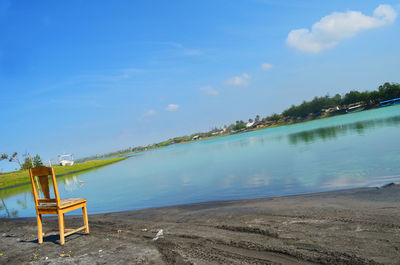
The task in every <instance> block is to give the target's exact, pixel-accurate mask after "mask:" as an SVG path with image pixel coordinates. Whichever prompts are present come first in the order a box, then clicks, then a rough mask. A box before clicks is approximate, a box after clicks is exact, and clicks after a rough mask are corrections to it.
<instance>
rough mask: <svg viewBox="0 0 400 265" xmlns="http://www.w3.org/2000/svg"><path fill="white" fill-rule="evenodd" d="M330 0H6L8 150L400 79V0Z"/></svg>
mask: <svg viewBox="0 0 400 265" xmlns="http://www.w3.org/2000/svg"><path fill="white" fill-rule="evenodd" d="M321 3H322V2H321V1H295V0H287V1H278V0H276V1H273V0H253V1H251V0H248V1H238V0H237V1H235V0H212V1H207V0H203V1H186V0H181V1H5V0H0V36H1V37H0V92H1V94H0V104H1V116H0V126H1V130H0V139H1V140H0V152H8V153H11V152H14V151H18V152H20V153H24V152H26V151H28V152H31V153H33V154H36V153H38V154H40V155H41V156H42V157H43V158H44V159H50V158H56V157H57V155H58V154H60V153H63V152H67V153H73V154H75V156H76V157H83V156H88V155H93V154H96V153H105V152H111V151H115V150H118V149H122V148H127V147H130V146H136V145H145V144H150V143H154V142H159V141H162V140H166V139H168V138H170V137H174V136H180V135H185V134H190V133H194V132H197V131H205V130H209V129H210V128H212V127H215V126H217V127H220V126H223V125H224V124H230V123H233V122H235V121H236V120H239V119H242V120H247V119H248V118H250V117H252V118H254V116H255V115H257V114H259V115H261V116H266V115H269V114H271V113H273V112H278V113H279V112H281V111H282V110H283V109H285V108H287V107H289V106H290V105H291V104H297V103H300V102H301V101H302V100H309V99H312V98H313V97H314V96H322V95H325V94H327V93H330V94H331V95H332V94H335V93H345V92H346V91H349V90H351V89H360V90H372V89H375V88H377V86H379V85H380V84H382V83H383V82H386V81H389V82H400V60H399V59H400V58H399V55H400V54H399V48H398V47H400V34H399V32H400V31H399V29H400V28H399V26H400V23H399V19H398V17H397V14H398V13H399V11H400V2H399V1H386V2H381V1H352V0H346V1H323V4H321ZM14 167H15V165H12V164H10V163H6V162H4V161H3V162H0V168H5V169H6V170H10V168H14Z"/></svg>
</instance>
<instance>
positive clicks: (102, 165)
mask: <svg viewBox="0 0 400 265" xmlns="http://www.w3.org/2000/svg"><path fill="white" fill-rule="evenodd" d="M128 158H129V157H127V156H126V157H121V159H119V160H115V161H111V162H109V163H105V164H101V165H97V166H93V167H89V168H84V169H80V170H75V171H70V172H67V173H64V174H59V175H58V174H56V178H61V177H65V176H68V175H72V174H78V173H82V172H85V171H89V170H92V169H96V168H100V167H104V166H108V165H112V164H114V163H117V162H120V161H123V160H125V159H128ZM110 159H111V158H110ZM27 174H28V175H27V177H28V178H29V173H27ZM0 176H1V175H0ZM25 185H31V183H30V181H29V179H28V181H26V182H21V183H18V184H15V185H11V186H6V187H4V188H1V187H0V192H1V191H3V190H9V189H13V188H18V187H22V186H25Z"/></svg>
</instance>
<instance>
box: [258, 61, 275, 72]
mask: <svg viewBox="0 0 400 265" xmlns="http://www.w3.org/2000/svg"><path fill="white" fill-rule="evenodd" d="M272 67H274V66H273V65H272V64H270V63H262V64H261V68H262V69H263V70H264V71H269V70H271V69H272Z"/></svg>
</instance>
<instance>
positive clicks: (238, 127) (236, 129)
mask: <svg viewBox="0 0 400 265" xmlns="http://www.w3.org/2000/svg"><path fill="white" fill-rule="evenodd" d="M244 128H246V125H245V124H244V123H238V124H236V125H235V126H233V128H232V129H233V130H235V131H238V130H241V129H244Z"/></svg>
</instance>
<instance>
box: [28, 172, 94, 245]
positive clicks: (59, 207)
mask: <svg viewBox="0 0 400 265" xmlns="http://www.w3.org/2000/svg"><path fill="white" fill-rule="evenodd" d="M29 175H30V179H31V183H32V189H33V198H34V200H35V207H36V218H37V227H38V242H39V244H42V243H43V235H44V233H43V230H42V215H43V214H57V215H58V225H59V229H60V244H61V245H64V243H65V237H66V236H68V235H70V234H73V233H76V232H78V231H81V230H85V233H86V234H89V223H88V216H87V209H86V201H87V200H86V199H83V198H71V199H60V195H59V193H58V188H57V182H56V176H55V174H54V169H53V168H51V167H45V166H37V167H35V168H32V169H30V170H29ZM49 176H51V180H52V182H53V189H54V196H55V198H50V189H49ZM35 177H37V179H35ZM36 185H37V187H36ZM40 188H41V190H42V194H43V197H44V198H43V199H42V198H41V197H40ZM38 189H39V192H38ZM79 208H82V215H83V223H84V226H82V227H79V228H77V229H65V221H64V213H66V212H69V211H73V210H76V209H79Z"/></svg>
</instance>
